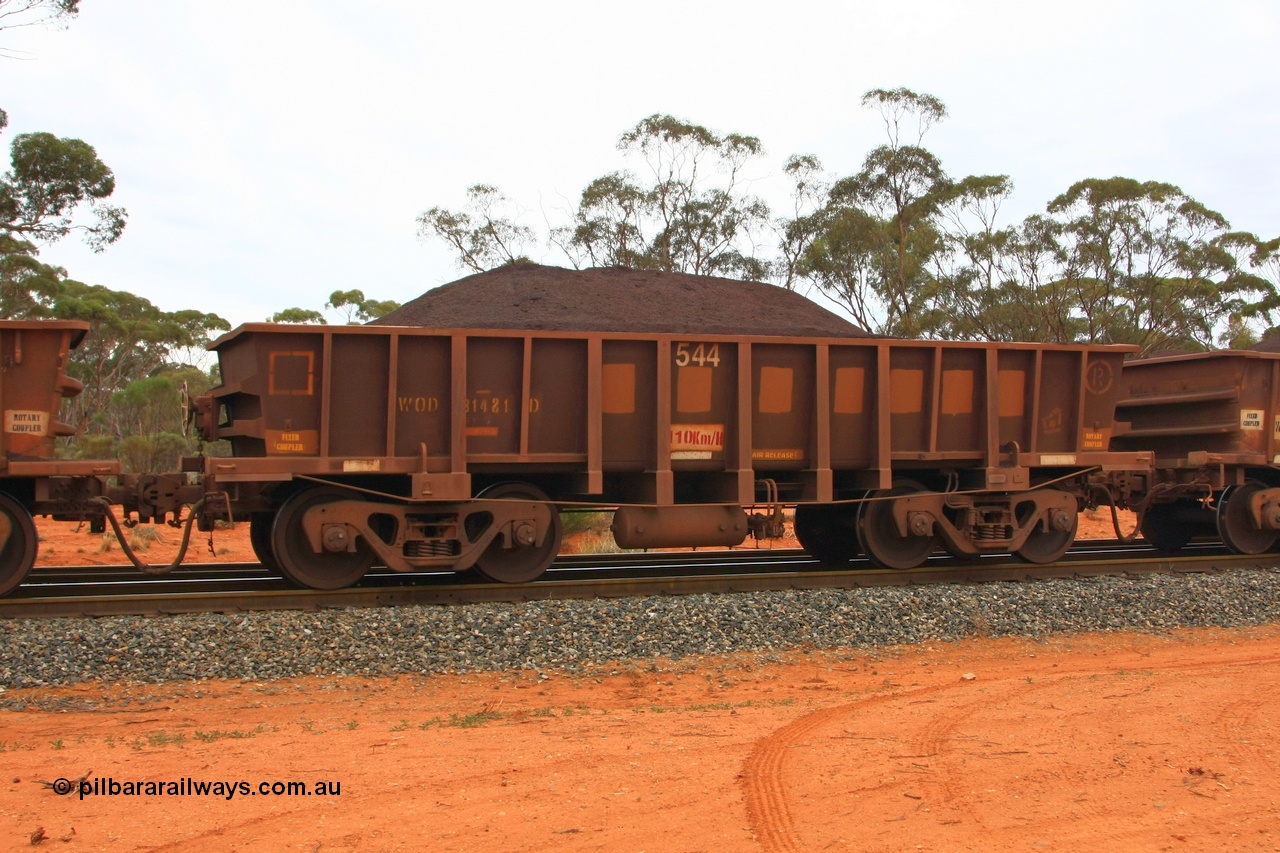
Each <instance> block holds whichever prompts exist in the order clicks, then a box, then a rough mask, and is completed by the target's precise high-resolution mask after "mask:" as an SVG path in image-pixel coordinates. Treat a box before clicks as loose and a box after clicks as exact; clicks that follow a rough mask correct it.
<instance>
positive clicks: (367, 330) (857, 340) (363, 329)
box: [208, 323, 1138, 355]
mask: <svg viewBox="0 0 1280 853" xmlns="http://www.w3.org/2000/svg"><path fill="white" fill-rule="evenodd" d="M251 333H268V334H289V335H300V334H308V335H316V334H322V335H374V336H380V337H392V336H408V337H416V336H423V337H453V336H464V337H470V338H480V337H487V338H526V337H533V338H541V339H558V340H587V339H592V338H598V339H601V340H611V341H672V342H675V341H687V340H692V339H697V340H699V341H708V342H717V343H729V342H734V343H762V344H827V345H831V346H858V347H880V346H885V347H936V346H939V345H945V346H947V347H955V348H958V349H981V350H986V349H999V350H1046V351H1061V352H1086V351H1087V352H1113V353H1121V354H1125V355H1128V354H1131V353H1135V352H1137V351H1138V347H1137V346H1135V345H1132V344H1051V343H1036V342H1031V341H1016V342H1007V343H1006V342H995V341H946V340H932V339H929V340H920V339H912V338H890V337H833V336H818V335H814V336H803V337H801V336H784V335H746V334H743V335H732V334H723V333H720V334H711V333H702V332H698V331H696V330H690V331H688V332H610V331H599V330H581V331H565V330H558V329H555V330H553V329H476V328H431V327H426V326H389V325H376V326H374V325H369V326H329V325H307V324H300V323H288V324H276V323H244V324H242V325H240V326H237V327H236V328H234V329H232V330H231V331H230V332H227V333H226V334H224V335H222V336H220V337H219V338H217V339H216V340H214V341H213V342H212V343H210V344H209V346H208V348H209V349H210V350H217V349H219V348H220V347H222V346H224V345H226V344H228V343H230V342H232V341H233V340H235V339H237V338H239V337H241V336H242V335H247V334H251Z"/></svg>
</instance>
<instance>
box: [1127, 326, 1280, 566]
mask: <svg viewBox="0 0 1280 853" xmlns="http://www.w3.org/2000/svg"><path fill="white" fill-rule="evenodd" d="M1122 385H1123V399H1122V400H1121V401H1120V403H1119V404H1118V409H1117V419H1118V420H1119V421H1120V422H1121V423H1120V424H1118V429H1117V431H1116V434H1115V436H1114V438H1113V441H1112V447H1113V448H1114V449H1117V450H1121V451H1126V452H1130V451H1133V450H1137V449H1141V450H1147V451H1151V452H1152V453H1153V454H1154V462H1153V466H1152V469H1151V471H1150V472H1149V473H1148V474H1146V475H1144V476H1142V477H1139V478H1136V479H1135V480H1134V488H1133V491H1132V493H1131V494H1130V495H1129V496H1128V501H1129V502H1130V503H1133V504H1135V505H1137V507H1138V508H1139V509H1140V518H1141V521H1140V526H1141V530H1142V535H1143V537H1144V538H1145V539H1146V540H1147V541H1148V542H1150V543H1151V544H1152V545H1154V546H1155V547H1156V548H1158V549H1160V550H1163V551H1169V552H1175V551H1178V550H1180V549H1181V548H1182V547H1183V546H1185V545H1186V544H1187V543H1188V542H1189V541H1191V539H1192V538H1193V537H1196V536H1208V537H1212V538H1215V539H1221V540H1222V542H1223V543H1224V544H1225V545H1226V546H1227V547H1228V548H1229V549H1231V550H1232V551H1235V552H1236V553H1240V554H1259V553H1262V552H1264V551H1267V550H1269V549H1271V548H1272V547H1273V546H1274V545H1275V543H1276V540H1277V537H1278V536H1280V353H1272V352H1254V351H1250V350H1224V351H1218V352H1209V353H1196V354H1185V355H1172V356H1163V357H1157V358H1144V359H1137V360H1134V361H1130V362H1127V363H1126V364H1125V369H1124V372H1123V374H1122Z"/></svg>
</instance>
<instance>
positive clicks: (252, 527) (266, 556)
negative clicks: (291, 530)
mask: <svg viewBox="0 0 1280 853" xmlns="http://www.w3.org/2000/svg"><path fill="white" fill-rule="evenodd" d="M275 520H276V517H275V516H274V515H272V514H271V513H269V512H255V513H253V514H252V515H250V516H249V546H250V547H251V548H253V554H254V556H255V557H257V558H258V562H259V563H262V568H264V569H266V570H267V571H269V572H271V573H272V574H273V575H279V574H283V572H281V571H280V561H279V560H277V559H276V552H275V551H273V550H271V527H272V525H274V524H275Z"/></svg>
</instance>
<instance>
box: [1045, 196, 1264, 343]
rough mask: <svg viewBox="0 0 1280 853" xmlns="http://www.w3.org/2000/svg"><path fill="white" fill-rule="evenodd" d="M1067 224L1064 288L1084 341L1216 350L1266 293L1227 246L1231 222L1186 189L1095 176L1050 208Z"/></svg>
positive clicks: (1063, 233) (1064, 226)
mask: <svg viewBox="0 0 1280 853" xmlns="http://www.w3.org/2000/svg"><path fill="white" fill-rule="evenodd" d="M1048 212H1049V214H1050V215H1051V216H1053V217H1055V218H1056V219H1057V221H1058V223H1059V226H1060V229H1061V230H1060V232H1059V240H1060V243H1061V246H1062V262H1063V268H1062V271H1061V282H1062V287H1063V288H1064V289H1065V290H1066V291H1067V293H1068V294H1069V298H1070V300H1071V302H1072V311H1073V314H1074V315H1075V316H1076V317H1078V318H1079V320H1080V322H1081V324H1082V328H1081V334H1080V337H1081V339H1083V340H1085V341H1089V342H1104V343H1132V344H1137V345H1138V346H1140V347H1141V349H1142V351H1143V352H1150V351H1153V350H1159V349H1166V348H1170V347H1187V346H1190V347H1195V348H1209V347H1212V346H1213V343H1214V339H1215V332H1216V330H1217V329H1219V328H1220V327H1221V325H1222V324H1223V323H1224V322H1226V321H1227V320H1228V318H1230V317H1231V316H1232V315H1233V314H1239V313H1241V312H1242V311H1243V310H1244V309H1245V308H1246V306H1247V305H1248V304H1250V303H1251V302H1253V301H1254V300H1255V299H1256V298H1257V297H1258V296H1260V295H1261V294H1260V291H1259V289H1258V282H1257V280H1256V279H1254V278H1253V277H1251V276H1246V275H1241V271H1240V270H1239V268H1238V264H1237V262H1236V259H1235V257H1234V256H1233V254H1232V252H1231V251H1230V248H1229V246H1228V245H1227V243H1226V242H1225V238H1226V237H1227V235H1228V234H1230V233H1231V232H1230V231H1229V223H1228V222H1227V220H1226V218H1225V217H1224V216H1223V215H1222V214H1220V213H1218V212H1217V211H1214V210H1211V209H1209V208H1208V207H1206V206H1204V205H1203V204H1201V203H1200V202H1198V201H1196V200H1195V199H1193V198H1191V197H1190V196H1188V195H1187V194H1186V193H1184V192H1183V191H1182V190H1181V189H1179V188H1178V187H1176V186H1174V185H1172V184H1167V183H1160V182H1156V181H1146V182H1140V181H1137V180H1134V179H1132V178H1120V177H1117V178H1110V179H1088V180H1083V181H1079V182H1077V183H1075V184H1073V185H1072V186H1071V187H1070V188H1069V189H1067V191H1066V192H1064V193H1062V194H1061V195H1059V196H1058V197H1057V198H1055V199H1053V201H1051V202H1050V203H1049V206H1048Z"/></svg>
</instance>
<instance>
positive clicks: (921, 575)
mask: <svg viewBox="0 0 1280 853" xmlns="http://www.w3.org/2000/svg"><path fill="white" fill-rule="evenodd" d="M225 565H226V569H225V571H224V572H223V573H222V576H221V577H218V575H219V571H220V570H215V569H212V568H210V564H205V565H204V566H201V567H200V569H201V571H197V572H193V574H192V575H190V576H185V577H179V578H176V579H173V580H166V579H164V578H145V579H144V578H139V577H138V576H137V575H136V574H130V575H129V577H128V578H127V579H120V578H122V577H123V576H124V575H125V574H127V573H125V572H120V571H115V572H112V573H111V576H112V577H113V578H117V579H116V580H113V581H111V582H109V583H108V582H94V583H87V582H85V581H84V580H83V578H84V577H85V574H84V573H86V571H87V570H85V569H83V568H82V569H77V570H76V572H75V574H76V576H77V577H78V578H80V579H81V580H79V581H76V582H74V583H72V584H69V585H64V584H58V583H40V582H39V581H38V579H37V580H36V582H33V583H29V584H28V585H27V586H24V587H22V588H20V589H19V591H18V593H17V594H16V595H15V596H11V597H8V598H5V599H0V618H45V617H77V616H119V615H168V614H179V613H241V612H247V611H253V610H326V609H338V608H348V607H394V606H406V605H456V604H471V603H480V602H520V601H531V600H554V599H583V598H620V597H630V596H653V595H690V594H695V593H728V592H762V591H769V590H804V589H857V588H868V587H878V586H904V585H923V584H936V583H985V582H993V581H1028V580H1045V579H1051V578H1079V577H1099V576H1130V575H1138V574H1153V573H1164V574H1168V573H1202V572H1216V571H1227V570H1232V569H1243V568H1267V569H1277V568H1280V554H1263V555H1258V556H1240V555H1234V554H1228V553H1227V552H1226V551H1225V550H1223V549H1222V548H1221V547H1220V546H1217V547H1214V546H1209V545H1205V546H1202V547H1197V546H1195V545H1193V546H1192V547H1191V548H1189V549H1188V550H1187V552H1186V553H1184V554H1181V555H1178V556H1174V557H1171V556H1167V555H1158V554H1156V552H1154V551H1152V550H1151V549H1150V548H1148V547H1146V546H1135V545H1124V544H1123V543H1119V542H1112V541H1096V542H1091V543H1089V544H1087V545H1084V546H1082V547H1080V548H1078V549H1075V550H1073V551H1072V552H1069V553H1068V555H1067V556H1066V557H1064V558H1063V560H1061V561H1059V562H1058V563H1054V564H1050V565H1031V564H1027V563H1022V562H1017V561H1014V560H1013V559H1012V558H1009V557H985V558H982V559H978V560H969V561H960V560H956V559H953V558H951V557H947V556H945V555H943V554H936V555H934V556H933V557H931V558H930V559H929V561H928V562H927V563H926V564H925V565H924V566H921V567H919V568H917V569H911V570H906V571H895V570H888V569H877V568H874V567H871V566H870V565H869V564H867V563H866V562H865V561H855V562H851V563H849V564H847V565H844V566H840V567H832V566H829V565H823V564H821V563H819V562H817V561H816V560H814V559H813V558H812V557H809V556H808V555H807V554H805V553H804V552H803V551H798V550H794V551H792V550H788V551H763V550H762V551H745V552H744V551H727V552H694V553H690V552H665V553H644V554H611V555H586V556H575V557H568V558H562V559H560V560H557V561H556V564H555V565H554V566H553V567H552V569H551V570H550V571H549V572H548V573H547V575H545V576H544V577H543V578H541V579H539V580H537V581H535V582H533V583H529V584H494V583H488V582H482V581H478V580H475V579H474V578H470V577H468V576H463V575H454V574H439V573H437V574H411V575H402V574H398V573H389V572H381V573H378V572H375V573H373V574H372V575H371V576H369V577H367V578H366V579H365V580H363V581H361V583H360V584H359V585H357V586H355V587H351V588H348V589H341V590H309V589H296V588H293V587H290V586H288V585H287V584H286V583H285V582H284V581H283V580H282V579H280V578H275V577H272V576H270V575H269V574H268V573H267V572H266V571H264V570H263V569H262V568H261V567H258V566H252V565H249V564H225ZM192 568H193V569H194V568H195V567H192ZM50 574H53V573H52V572H50ZM228 586H230V588H227V587H228ZM246 587H248V588H246Z"/></svg>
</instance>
